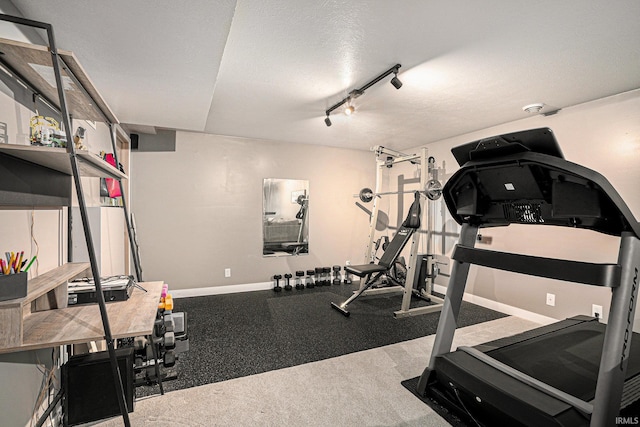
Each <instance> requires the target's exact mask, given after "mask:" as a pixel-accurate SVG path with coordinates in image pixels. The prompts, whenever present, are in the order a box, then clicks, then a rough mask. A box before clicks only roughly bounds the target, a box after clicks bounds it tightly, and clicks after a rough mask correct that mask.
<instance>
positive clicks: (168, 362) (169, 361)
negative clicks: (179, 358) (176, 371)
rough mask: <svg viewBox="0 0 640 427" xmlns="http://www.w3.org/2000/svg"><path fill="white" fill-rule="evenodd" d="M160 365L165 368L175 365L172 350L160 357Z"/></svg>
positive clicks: (174, 355) (174, 354)
mask: <svg viewBox="0 0 640 427" xmlns="http://www.w3.org/2000/svg"><path fill="white" fill-rule="evenodd" d="M162 364H163V365H164V366H165V368H170V367H172V366H173V365H175V364H176V353H175V351H173V350H169V351H167V352H166V353H165V354H164V356H163V357H162Z"/></svg>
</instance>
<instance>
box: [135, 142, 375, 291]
mask: <svg viewBox="0 0 640 427" xmlns="http://www.w3.org/2000/svg"><path fill="white" fill-rule="evenodd" d="M131 159H132V167H131V169H132V174H131V175H132V177H131V178H132V183H131V190H132V202H131V208H132V209H131V210H132V212H133V213H134V215H135V218H136V225H137V232H138V240H139V244H140V251H141V264H142V268H143V277H144V280H164V281H165V282H166V283H168V284H169V286H170V288H171V289H192V288H206V287H214V286H224V285H234V284H248V283H261V282H268V281H270V277H271V276H273V275H274V274H285V273H287V272H291V271H294V272H295V270H306V269H309V268H314V267H320V266H331V265H334V264H340V265H344V263H345V261H347V260H350V261H352V262H355V263H361V262H363V261H364V251H365V246H366V241H367V231H368V216H367V215H366V214H365V213H364V212H363V211H362V210H360V209H359V208H357V207H356V206H355V203H354V202H355V200H356V199H354V198H353V194H357V193H358V191H359V190H360V188H362V187H365V186H373V184H374V180H375V175H374V172H375V166H374V165H375V155H374V154H373V153H372V152H369V151H354V150H345V149H338V148H330V147H319V146H311V145H306V144H288V143H280V142H273V141H265V140H255V139H243V138H231V137H223V136H215V135H205V134H198V133H187V132H178V133H177V142H176V151H175V152H134V153H132V156H131ZM264 178H290V179H305V180H309V193H310V203H309V230H310V235H309V242H310V244H309V248H310V250H309V254H308V255H302V256H295V257H281V258H264V257H263V256H262V181H263V179H264ZM225 268H231V277H230V278H225V277H224V269H225Z"/></svg>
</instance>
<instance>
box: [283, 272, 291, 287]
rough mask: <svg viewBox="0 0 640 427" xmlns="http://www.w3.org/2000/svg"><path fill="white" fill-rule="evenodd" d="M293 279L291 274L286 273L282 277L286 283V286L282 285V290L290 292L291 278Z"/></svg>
mask: <svg viewBox="0 0 640 427" xmlns="http://www.w3.org/2000/svg"><path fill="white" fill-rule="evenodd" d="M292 277H293V275H292V274H291V273H287V274H285V275H284V280H285V282H286V284H285V285H284V290H285V291H290V290H291V289H293V286H291V278H292Z"/></svg>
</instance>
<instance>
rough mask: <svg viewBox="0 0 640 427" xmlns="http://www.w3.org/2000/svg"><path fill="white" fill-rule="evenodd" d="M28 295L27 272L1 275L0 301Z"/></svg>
mask: <svg viewBox="0 0 640 427" xmlns="http://www.w3.org/2000/svg"><path fill="white" fill-rule="evenodd" d="M26 296H27V273H25V272H22V273H18V274H6V275H0V301H9V300H12V299H17V298H24V297H26Z"/></svg>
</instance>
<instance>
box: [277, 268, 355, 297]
mask: <svg viewBox="0 0 640 427" xmlns="http://www.w3.org/2000/svg"><path fill="white" fill-rule="evenodd" d="M283 277H284V279H283ZM293 277H294V275H293V274H291V273H286V274H285V275H284V276H283V275H282V274H275V275H274V276H273V290H274V291H275V292H281V291H282V290H283V289H284V290H285V291H291V290H293V289H294V288H295V289H296V290H303V289H305V288H309V289H311V288H314V287H316V286H330V285H332V284H333V285H340V284H342V283H344V284H346V285H350V284H351V283H353V281H352V278H351V274H350V273H349V272H348V271H347V270H346V267H344V273H342V267H341V266H339V265H334V266H333V267H316V268H314V269H313V270H311V269H310V270H307V271H306V277H305V272H304V271H303V270H298V271H296V272H295V282H294V283H295V284H294V285H292V284H291V279H293Z"/></svg>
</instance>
